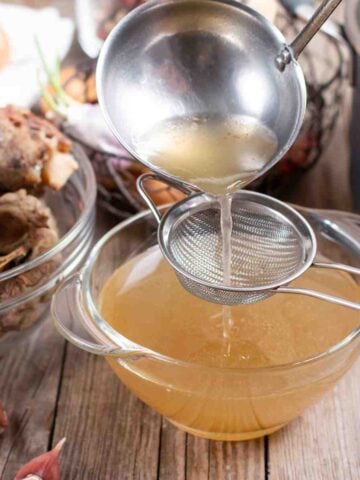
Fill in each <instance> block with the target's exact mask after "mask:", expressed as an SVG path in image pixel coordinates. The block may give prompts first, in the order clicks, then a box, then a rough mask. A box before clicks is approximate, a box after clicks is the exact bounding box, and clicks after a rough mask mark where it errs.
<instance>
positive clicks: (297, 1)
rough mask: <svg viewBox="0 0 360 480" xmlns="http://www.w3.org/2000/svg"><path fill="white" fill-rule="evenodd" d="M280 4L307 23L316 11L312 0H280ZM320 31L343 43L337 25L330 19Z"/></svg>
mask: <svg viewBox="0 0 360 480" xmlns="http://www.w3.org/2000/svg"><path fill="white" fill-rule="evenodd" d="M281 3H282V4H283V5H284V6H285V7H286V8H287V9H288V10H289V12H291V13H293V14H295V15H296V16H297V17H298V18H301V19H302V20H304V21H306V22H308V21H309V20H310V19H311V17H312V16H313V15H314V13H315V11H316V4H315V1H314V0H281ZM320 31H322V32H323V33H325V34H326V35H328V36H329V37H331V38H333V39H334V40H337V41H339V42H343V41H344V37H343V35H342V33H341V28H340V26H339V24H338V23H337V22H335V21H333V20H331V19H328V20H326V22H325V23H324V24H323V25H322V26H321V28H320Z"/></svg>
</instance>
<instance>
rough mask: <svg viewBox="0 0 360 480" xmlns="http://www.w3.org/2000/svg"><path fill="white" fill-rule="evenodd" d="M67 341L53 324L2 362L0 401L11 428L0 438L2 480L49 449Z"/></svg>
mask: <svg viewBox="0 0 360 480" xmlns="http://www.w3.org/2000/svg"><path fill="white" fill-rule="evenodd" d="M64 345H65V342H64V340H63V339H62V338H61V337H60V336H59V335H58V334H57V333H56V332H55V331H54V329H53V327H52V325H51V324H50V322H46V323H45V324H44V325H42V326H41V328H40V329H38V331H37V332H35V333H34V334H33V335H32V337H31V338H30V339H27V340H26V342H23V343H19V344H18V345H17V346H16V348H14V349H13V351H12V352H11V353H10V354H8V355H7V356H6V357H5V358H2V359H0V365H1V370H0V372H1V374H0V399H1V401H2V402H3V403H4V405H5V406H6V409H7V412H8V415H9V419H10V427H9V428H8V429H7V430H6V431H5V433H4V434H3V435H1V436H0V478H1V480H13V478H14V475H15V473H16V471H17V470H18V469H19V468H20V467H21V466H22V465H23V464H24V463H26V462H27V461H28V460H30V459H31V458H32V457H34V456H36V455H39V454H40V453H43V452H44V451H46V450H47V449H48V444H49V440H50V436H51V431H52V426H53V420H54V412H55V407H56V397H57V391H58V386H59V381H60V374H61V365H62V357H63V351H64Z"/></svg>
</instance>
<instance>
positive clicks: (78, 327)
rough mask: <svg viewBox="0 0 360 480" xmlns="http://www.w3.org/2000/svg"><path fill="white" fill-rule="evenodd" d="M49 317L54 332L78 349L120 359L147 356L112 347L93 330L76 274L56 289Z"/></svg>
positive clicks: (93, 326) (133, 350) (79, 278)
mask: <svg viewBox="0 0 360 480" xmlns="http://www.w3.org/2000/svg"><path fill="white" fill-rule="evenodd" d="M51 314H52V318H53V321H54V324H55V328H56V329H57V331H58V332H59V333H60V334H61V335H62V336H63V337H65V338H66V340H68V341H69V342H70V343H72V344H73V345H75V346H76V347H78V348H80V349H81V350H85V351H86V352H90V353H93V354H95V355H101V356H106V357H116V358H120V359H124V360H128V359H129V360H130V359H131V360H134V359H138V358H140V357H144V356H147V353H146V351H145V350H135V349H126V348H122V347H119V346H117V345H115V344H114V343H112V342H111V341H110V339H109V338H108V337H107V336H105V334H103V333H102V332H101V331H100V330H99V329H98V327H96V325H95V323H94V321H93V319H92V318H91V316H90V314H89V313H88V312H87V310H86V308H85V307H84V300H83V289H82V278H81V275H80V274H79V273H75V274H73V275H71V276H70V277H69V278H68V279H67V280H66V281H65V282H63V283H62V284H61V285H60V287H59V288H58V289H57V291H56V292H55V294H54V296H53V299H52V303H51Z"/></svg>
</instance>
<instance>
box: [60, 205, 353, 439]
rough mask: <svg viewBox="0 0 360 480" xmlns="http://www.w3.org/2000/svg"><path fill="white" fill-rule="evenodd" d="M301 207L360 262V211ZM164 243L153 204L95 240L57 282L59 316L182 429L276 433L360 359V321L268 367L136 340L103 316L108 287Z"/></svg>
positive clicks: (325, 236)
mask: <svg viewBox="0 0 360 480" xmlns="http://www.w3.org/2000/svg"><path fill="white" fill-rule="evenodd" d="M299 210H300V212H301V213H302V214H303V215H304V216H305V217H306V218H307V220H308V221H309V222H310V223H311V225H312V226H313V228H314V230H315V233H316V236H317V240H318V245H319V250H320V253H321V255H323V256H326V257H328V258H331V259H332V260H334V261H343V262H345V263H346V262H348V263H351V264H352V265H356V264H359V262H360V242H359V240H358V239H359V238H360V217H359V216H357V215H353V214H346V213H343V212H332V211H315V210H307V209H301V208H300V209H299ZM156 243H157V225H156V224H155V223H154V220H153V216H152V214H151V213H149V212H144V213H141V214H139V215H137V216H135V217H133V218H132V219H130V220H127V221H125V222H123V223H122V224H120V225H118V226H116V227H115V228H114V229H112V230H111V231H110V232H109V233H107V234H106V235H105V236H104V237H103V238H102V239H101V240H100V241H99V242H98V243H97V245H96V246H95V247H94V249H93V250H92V253H91V255H90V257H89V259H88V261H87V263H86V265H85V266H84V268H83V269H82V272H81V273H80V274H76V275H73V276H72V277H70V278H69V279H67V281H66V282H64V283H63V284H62V286H61V287H60V288H59V289H58V290H57V292H56V293H55V295H54V298H53V302H52V315H53V318H54V321H55V326H56V327H57V329H58V330H59V332H60V333H61V334H62V335H63V336H64V337H65V338H67V339H68V340H69V341H70V342H71V343H73V344H74V345H76V346H78V347H79V348H81V349H83V350H86V351H89V352H92V353H95V354H98V355H102V356H104V357H105V358H106V360H107V361H108V363H109V365H110V366H111V368H112V369H113V370H114V372H115V373H116V374H117V376H118V377H119V378H120V379H121V380H122V382H123V383H124V384H125V385H127V386H128V387H129V388H130V390H131V391H132V392H133V393H134V394H135V395H136V396H138V397H139V398H140V399H141V400H143V401H144V402H145V403H146V404H148V405H149V406H151V407H152V408H154V409H155V410H156V411H158V412H159V413H161V414H162V415H164V416H165V417H166V418H167V419H168V420H169V421H171V422H172V423H173V424H175V425H176V426H178V427H179V428H181V429H183V430H185V431H187V432H189V433H192V434H195V435H198V436H201V437H205V438H209V439H215V440H248V439H251V438H256V437H261V436H263V435H267V434H270V433H272V432H274V431H276V430H278V429H280V428H282V427H283V426H284V425H286V424H287V423H288V422H290V421H291V420H292V419H294V418H295V417H297V416H298V415H300V414H301V413H302V412H303V410H304V409H305V408H307V407H309V406H310V405H311V404H313V403H314V402H316V401H317V400H319V398H321V397H322V396H323V395H324V394H325V393H326V392H327V391H328V390H329V389H330V388H331V387H332V386H333V385H334V384H335V382H336V381H337V380H338V379H339V378H340V377H341V376H342V375H344V373H345V372H346V371H347V370H348V369H349V368H350V367H351V365H352V364H353V363H354V361H355V359H356V358H357V356H358V354H359V349H360V326H359V327H358V328H357V329H355V330H354V331H352V332H351V333H349V334H348V336H347V337H346V338H344V339H342V340H341V341H340V342H339V343H337V344H336V345H333V346H332V347H331V348H330V349H328V350H327V351H324V352H322V353H320V354H318V355H316V356H314V357H312V358H307V359H304V360H302V361H297V362H293V363H289V364H286V365H279V366H272V367H263V368H221V367H209V366H203V365H199V364H196V363H191V362H185V361H180V360H177V359H175V358H170V357H168V356H165V355H162V354H160V353H158V352H155V351H152V350H149V349H148V348H145V347H144V346H142V345H137V344H136V343H134V342H132V341H130V340H129V339H127V338H126V337H124V336H122V335H121V334H120V333H119V332H117V331H115V330H114V329H113V328H112V327H111V326H110V325H109V324H108V323H107V322H106V321H105V319H104V318H102V317H101V315H100V313H99V311H98V309H97V302H98V298H99V292H100V291H101V288H102V286H103V285H104V283H105V282H106V280H107V279H108V278H109V276H110V275H111V274H112V273H113V272H114V270H115V269H117V268H118V267H119V266H121V265H123V264H124V263H125V262H127V261H128V260H129V259H131V258H133V257H134V256H135V255H138V254H141V253H142V252H144V251H146V250H147V249H148V248H150V247H152V246H153V245H156ZM159 301H160V299H159ZM339 321H341V318H339ZM359 325H360V315H359Z"/></svg>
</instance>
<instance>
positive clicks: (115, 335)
mask: <svg viewBox="0 0 360 480" xmlns="http://www.w3.org/2000/svg"><path fill="white" fill-rule="evenodd" d="M171 206H172V204H167V205H163V206H161V207H160V208H159V209H160V211H163V210H166V209H167V208H169V207H171ZM293 207H295V208H296V206H294V205H293ZM301 208H302V207H301ZM309 210H311V209H309ZM322 211H324V212H326V211H327V210H322ZM339 213H343V214H344V215H346V216H349V217H350V218H353V220H355V219H357V220H360V216H358V215H356V214H353V213H349V214H348V212H340V211H339ZM146 217H150V218H152V213H151V211H150V210H144V211H142V212H140V213H138V214H136V215H134V216H132V217H130V218H128V219H127V220H124V221H123V222H120V223H119V224H118V225H115V227H113V228H111V229H110V230H109V231H108V232H107V233H106V234H105V235H103V236H102V237H101V238H100V239H99V240H98V241H97V242H96V244H95V245H94V247H93V248H92V249H91V252H90V255H89V258H88V260H87V261H86V263H85V265H84V266H83V268H82V269H81V278H82V280H83V281H82V282H81V284H82V285H81V288H82V293H83V298H84V299H85V302H86V304H87V305H86V307H87V308H88V312H89V315H90V316H91V320H92V321H93V324H94V326H95V327H96V328H98V329H99V330H100V332H101V334H102V335H105V336H106V338H107V339H108V340H110V341H111V342H112V343H113V344H114V345H115V346H117V347H119V346H121V344H122V343H123V342H126V344H127V345H131V346H132V348H134V350H140V351H144V356H146V357H151V358H154V359H156V360H159V361H162V362H165V363H169V364H176V365H178V366H183V367H187V368H189V367H191V368H194V367H195V368H201V369H202V370H209V371H224V372H228V373H234V374H235V373H244V374H249V373H265V372H270V371H271V372H272V371H279V370H280V371H281V370H289V369H292V368H297V367H302V366H304V365H308V364H310V363H314V362H317V361H320V360H322V359H324V358H327V357H329V356H332V355H334V354H336V353H337V352H339V351H340V350H343V349H345V347H348V346H350V344H352V343H353V342H354V341H355V340H356V339H357V338H358V337H359V338H360V325H359V326H358V327H356V328H355V329H354V330H352V331H351V332H350V333H349V334H348V335H347V336H346V337H344V338H342V339H341V340H340V341H339V342H337V343H336V344H334V345H332V346H331V347H329V348H328V349H327V350H325V351H323V352H320V353H318V354H316V355H313V356H310V357H306V358H304V359H302V360H296V361H293V362H289V363H284V364H279V365H270V366H264V367H239V368H234V367H217V366H209V365H202V364H199V363H195V362H191V361H187V360H181V359H178V358H175V357H171V356H169V355H165V354H162V353H159V352H156V351H155V350H152V349H150V348H148V347H145V346H144V345H141V344H137V343H136V342H133V341H132V340H130V339H129V338H127V337H125V336H124V335H122V334H120V333H119V332H117V331H116V330H115V329H113V328H112V327H111V325H110V324H109V323H108V322H107V321H106V320H105V319H104V318H103V317H102V316H101V314H100V312H99V311H98V309H97V306H96V304H95V302H94V300H93V297H92V295H91V288H90V284H91V273H92V270H93V267H94V265H95V263H96V260H97V259H98V256H99V254H100V252H101V251H102V249H103V247H105V245H106V244H107V243H108V241H109V240H111V239H112V238H114V237H115V236H116V235H118V234H119V233H121V232H122V230H125V229H126V228H127V227H129V226H131V225H132V224H134V223H135V222H137V221H139V220H140V221H141V220H144V219H146ZM102 326H106V328H102ZM115 339H118V341H116V340H115ZM124 361H125V362H126V360H124Z"/></svg>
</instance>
